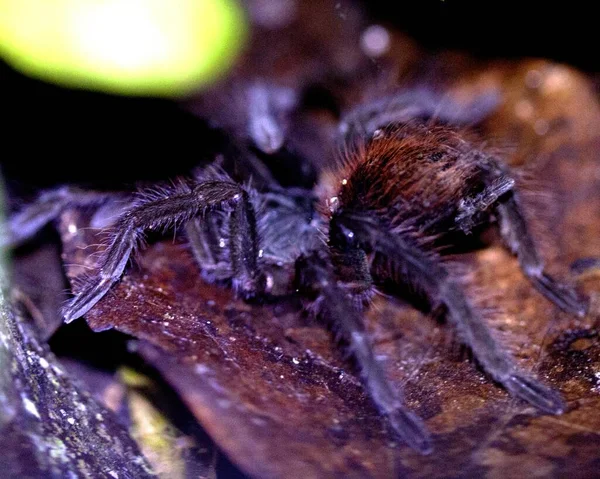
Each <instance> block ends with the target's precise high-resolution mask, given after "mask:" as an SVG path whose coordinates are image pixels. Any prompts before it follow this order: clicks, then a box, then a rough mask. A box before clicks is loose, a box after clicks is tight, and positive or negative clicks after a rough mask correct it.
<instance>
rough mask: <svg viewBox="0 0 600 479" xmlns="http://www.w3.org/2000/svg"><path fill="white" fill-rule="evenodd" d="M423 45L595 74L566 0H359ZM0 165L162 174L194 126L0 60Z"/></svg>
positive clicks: (586, 24)
mask: <svg viewBox="0 0 600 479" xmlns="http://www.w3.org/2000/svg"><path fill="white" fill-rule="evenodd" d="M364 6H365V9H366V10H367V11H368V13H369V14H370V15H371V16H372V19H373V21H375V22H377V21H385V22H386V23H387V24H390V23H391V24H395V25H397V26H398V27H399V28H400V29H401V30H403V31H405V32H407V33H408V34H410V35H411V36H413V37H414V38H416V39H417V40H418V41H419V43H421V44H422V45H424V46H425V47H427V48H428V49H431V50H432V51H436V50H440V49H447V48H452V49H460V50H464V51H467V52H470V53H471V54H473V55H475V56H478V57H481V58H510V57H522V56H538V57H546V58H551V59H555V60H558V61H562V62H567V63H570V64H573V65H575V66H577V67H578V68H581V69H583V70H585V71H587V72H589V73H591V74H594V75H595V74H596V72H597V71H598V70H599V61H600V60H599V58H600V56H599V55H598V52H597V51H596V48H597V45H598V41H597V39H596V38H595V33H594V32H596V31H597V27H596V25H595V21H596V15H595V14H594V13H592V12H591V10H590V7H589V6H588V7H587V9H586V8H584V7H580V6H579V5H578V4H576V3H574V2H569V3H561V2H558V3H552V2H546V3H541V2H539V3H538V2H521V3H520V4H517V3H511V2H490V1H480V2H475V1H473V2H471V1H469V2H465V1H459V0H445V1H439V0H411V1H399V2H392V1H388V0H373V1H365V2H364ZM0 84H1V85H2V88H0V105H2V116H3V118H4V121H3V123H4V125H5V126H4V128H3V135H2V143H3V145H4V148H3V155H2V160H1V164H2V167H3V170H4V174H5V176H7V177H8V179H9V183H10V185H11V186H14V185H17V187H22V189H27V188H30V189H31V190H33V189H34V188H37V187H40V186H49V185H52V184H55V183H62V182H66V181H68V182H79V183H82V182H83V183H93V184H94V186H95V187H98V185H101V184H106V185H109V186H110V185H112V184H113V183H114V181H115V178H119V181H125V182H128V181H134V180H139V179H148V180H154V179H164V178H165V177H168V176H173V175H176V174H178V173H180V172H184V171H188V170H189V168H190V166H192V165H194V164H197V163H198V161H199V159H200V158H199V156H200V153H197V154H195V153H194V152H199V151H201V150H202V148H203V147H204V146H205V145H202V144H201V143H200V141H201V138H202V137H203V135H201V131H202V128H203V125H202V123H201V122H200V121H199V120H198V119H196V118H194V117H192V116H191V115H190V114H188V113H185V112H184V111H183V110H182V109H180V108H179V107H178V106H177V105H175V104H173V103H171V102H167V101H164V100H156V99H140V98H121V97H116V96H109V95H104V94H97V93H90V92H84V91H69V90H64V89H61V88H58V87H54V86H51V85H47V84H44V83H42V82H39V81H36V80H32V79H28V78H25V77H23V76H22V75H20V74H18V73H16V72H14V71H12V70H11V69H10V68H9V67H8V66H6V65H5V64H2V63H0Z"/></svg>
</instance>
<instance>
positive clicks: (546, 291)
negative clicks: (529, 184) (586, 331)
mask: <svg viewBox="0 0 600 479" xmlns="http://www.w3.org/2000/svg"><path fill="white" fill-rule="evenodd" d="M496 208H497V211H498V216H499V222H500V232H501V234H502V237H503V238H504V240H505V241H506V243H507V245H508V247H509V248H510V249H511V251H512V252H513V253H514V254H516V255H517V258H518V259H519V263H520V265H521V269H522V270H523V272H524V273H525V275H526V276H527V277H528V278H529V280H530V281H531V282H532V283H533V285H534V286H535V287H536V288H537V289H538V291H539V292H540V293H542V294H543V295H544V296H545V297H546V298H547V299H549V300H550V301H552V302H553V303H554V304H556V305H557V306H558V307H559V308H560V309H562V310H563V311H565V312H567V313H571V314H575V315H577V316H579V317H583V316H585V314H586V312H587V307H588V305H587V304H586V302H585V301H584V300H582V299H581V298H580V297H579V296H578V295H577V293H576V292H575V291H574V290H573V289H572V288H571V287H569V286H567V285H564V284H560V283H558V282H557V281H556V280H555V279H554V278H552V277H551V276H549V275H548V274H546V273H545V272H544V263H543V262H542V260H541V258H540V256H539V254H538V252H537V249H536V247H535V244H534V242H533V238H532V237H531V235H530V233H529V230H528V228H527V222H526V221H525V218H524V216H523V213H522V212H521V208H520V207H519V203H518V199H517V197H516V195H515V193H514V192H512V193H510V194H509V195H506V196H505V197H503V198H501V199H500V201H499V202H498V204H497V206H496Z"/></svg>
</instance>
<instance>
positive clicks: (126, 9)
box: [0, 0, 247, 96]
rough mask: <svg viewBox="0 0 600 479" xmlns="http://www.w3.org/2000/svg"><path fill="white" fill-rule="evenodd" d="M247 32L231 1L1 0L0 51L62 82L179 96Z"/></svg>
mask: <svg viewBox="0 0 600 479" xmlns="http://www.w3.org/2000/svg"><path fill="white" fill-rule="evenodd" d="M246 36H247V26H246V21H245V17H244V14H243V11H242V9H241V7H240V6H239V4H238V3H237V2H236V1H234V0H0V55H2V57H3V58H4V59H5V60H6V61H7V62H8V63H10V64H11V65H13V66H14V67H15V68H16V69H18V70H20V71H22V72H23V73H25V74H27V75H30V76H34V77H37V78H40V79H43V80H47V81H51V82H54V83H58V84H60V85H63V86H67V87H77V88H89V89H97V90H102V91H107V92H112V93H122V94H133V95H159V96H176V95H182V94H185V93H187V92H189V91H191V90H194V89H197V88H198V87H200V86H202V85H204V84H206V83H210V82H211V81H213V80H215V79H216V78H217V77H218V76H219V75H221V74H223V73H224V72H225V71H226V70H227V68H228V67H230V66H231V64H232V63H233V61H234V60H235V57H236V54H237V53H238V52H239V51H240V49H241V47H242V46H243V44H244V41H245V39H246Z"/></svg>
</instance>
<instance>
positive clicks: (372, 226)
mask: <svg viewBox="0 0 600 479" xmlns="http://www.w3.org/2000/svg"><path fill="white" fill-rule="evenodd" d="M332 223H334V224H333V225H332V228H339V229H338V233H337V234H338V236H339V233H342V234H344V235H345V236H346V239H347V240H349V241H355V242H357V243H358V244H361V245H363V246H365V247H368V248H369V249H372V250H374V251H375V252H377V253H379V254H381V255H383V256H384V257H385V258H386V259H387V260H388V261H389V262H390V263H392V264H394V265H395V267H396V268H397V270H398V271H402V272H403V273H404V274H405V275H406V277H408V278H410V281H411V282H412V283H413V284H415V285H416V286H417V287H419V288H420V289H421V290H422V291H424V292H425V293H426V294H427V295H428V296H429V298H430V300H431V302H432V304H434V305H435V304H440V303H441V304H443V305H445V306H446V308H447V310H448V317H449V319H450V321H451V322H452V323H453V324H454V325H455V327H456V328H457V330H458V332H459V335H460V337H461V338H462V341H463V342H464V343H466V344H467V345H468V346H469V347H470V348H471V350H472V351H473V354H474V356H475V357H476V359H477V361H478V362H479V363H480V364H481V366H482V367H483V368H484V369H485V371H487V373H488V374H489V375H490V376H491V377H492V378H494V379H495V380H496V381H497V382H499V383H500V384H502V385H503V386H504V387H505V388H506V389H507V390H508V391H510V392H511V393H512V394H513V395H515V396H517V397H520V398H521V399H524V400H526V401H528V402H529V403H530V404H532V405H534V406H535V407H537V408H538V409H541V410H543V411H546V412H549V413H552V414H560V413H561V412H562V411H563V410H564V403H563V401H562V399H561V398H560V395H559V394H558V393H556V392H555V391H553V390H551V389H549V388H547V387H545V386H543V385H542V384H541V383H539V382H538V381H536V380H535V379H532V378H530V377H527V376H526V375H525V374H524V373H522V372H520V371H519V369H518V368H517V365H516V364H515V362H514V360H513V359H512V358H511V357H510V356H508V355H507V354H505V353H504V352H503V351H502V348H501V347H500V346H499V344H498V343H497V342H496V340H495V339H494V337H493V335H492V333H491V331H490V330H489V328H488V327H487V326H486V324H485V323H484V322H483V321H482V319H481V317H480V316H479V315H477V314H476V312H475V310H474V309H473V307H472V306H471V305H470V304H469V301H468V300H467V298H466V297H465V295H464V293H463V291H462V288H461V287H460V286H459V285H458V284H457V283H456V282H455V281H453V280H452V278H451V276H450V275H449V273H448V272H447V270H446V269H445V268H444V267H443V266H442V265H441V264H440V263H439V262H438V261H437V260H435V259H434V258H433V257H431V256H429V255H427V254H426V253H424V252H423V251H422V250H421V249H420V248H419V247H417V246H415V245H413V244H412V243H411V242H410V241H409V240H405V239H404V238H402V237H400V236H398V235H392V234H390V233H389V231H387V230H386V229H385V228H383V227H382V226H381V225H380V224H378V223H377V222H375V221H374V220H372V219H370V218H366V217H357V216H349V215H345V216H343V217H337V218H334V219H333V220H332ZM334 234H335V231H334ZM339 240H340V239H339V238H338V241H339Z"/></svg>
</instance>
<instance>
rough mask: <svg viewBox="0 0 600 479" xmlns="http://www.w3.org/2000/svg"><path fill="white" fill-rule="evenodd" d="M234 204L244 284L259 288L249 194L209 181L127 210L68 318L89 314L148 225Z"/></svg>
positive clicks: (238, 274)
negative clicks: (93, 274) (95, 270)
mask: <svg viewBox="0 0 600 479" xmlns="http://www.w3.org/2000/svg"><path fill="white" fill-rule="evenodd" d="M223 205H230V206H231V207H232V213H231V220H230V225H231V232H232V235H233V236H232V238H231V241H230V254H231V261H232V265H233V268H232V269H233V271H234V273H235V281H237V285H238V286H239V288H240V289H242V290H245V289H250V290H253V289H255V287H256V282H257V281H258V266H257V256H258V254H257V248H258V246H257V241H256V223H255V218H254V212H253V209H252V205H251V204H250V201H249V198H248V193H246V191H244V190H243V189H242V188H241V187H240V186H239V185H237V184H235V183H230V182H227V181H207V182H204V183H200V184H199V185H197V186H196V187H194V189H193V190H187V191H181V192H179V193H177V194H175V195H170V194H169V193H168V192H166V193H164V194H163V197H160V198H153V199H152V200H146V201H143V202H141V203H140V204H138V205H136V206H134V207H132V208H131V209H129V210H128V211H126V212H125V213H124V214H123V215H122V216H121V217H120V218H119V220H118V221H117V224H116V225H115V228H114V231H115V233H114V237H113V240H112V242H111V244H110V245H109V247H108V248H107V250H106V252H105V253H104V255H103V257H102V259H101V261H100V267H99V271H98V274H97V276H96V277H95V278H92V280H91V281H89V282H88V283H87V284H86V285H85V286H84V288H83V289H82V291H81V293H80V294H79V295H78V296H77V297H75V298H74V299H73V300H72V301H71V302H70V303H69V304H68V305H67V306H66V307H65V308H64V310H63V316H64V318H65V321H66V322H70V321H72V320H74V319H76V318H79V317H81V316H83V315H84V314H85V313H86V312H87V311H89V310H90V309H91V308H92V306H94V305H95V304H96V303H97V302H98V301H99V300H100V299H101V298H102V297H103V296H104V295H105V294H106V293H107V292H108V290H109V289H110V288H111V286H112V285H113V284H114V283H115V282H116V281H117V280H118V279H119V278H120V276H121V275H122V274H123V270H124V269H125V266H126V264H127V262H128V260H129V257H130V255H131V253H132V251H133V250H134V249H135V248H136V246H137V245H138V244H139V243H140V241H141V240H142V238H143V236H144V233H145V232H146V231H148V230H157V229H164V228H166V227H169V226H172V225H174V224H177V223H186V222H187V221H189V220H190V219H192V218H194V217H196V216H198V215H199V214H201V213H202V212H204V211H205V210H207V209H209V208H214V207H219V206H223Z"/></svg>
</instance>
